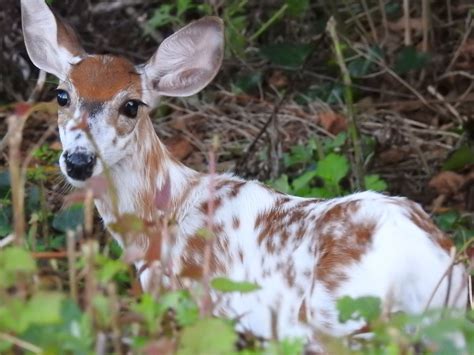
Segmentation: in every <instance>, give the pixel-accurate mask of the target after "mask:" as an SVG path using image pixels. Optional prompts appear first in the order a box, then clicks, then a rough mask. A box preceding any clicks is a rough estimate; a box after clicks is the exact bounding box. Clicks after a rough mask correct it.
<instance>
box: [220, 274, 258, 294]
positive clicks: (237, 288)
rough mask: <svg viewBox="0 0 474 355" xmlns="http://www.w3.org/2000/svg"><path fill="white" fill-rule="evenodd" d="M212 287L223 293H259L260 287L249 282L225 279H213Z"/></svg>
mask: <svg viewBox="0 0 474 355" xmlns="http://www.w3.org/2000/svg"><path fill="white" fill-rule="evenodd" d="M211 286H212V288H214V289H215V290H218V291H221V292H242V293H248V292H253V291H257V290H259V289H260V286H259V285H257V284H255V283H252V282H248V281H232V280H230V279H228V278H225V277H216V278H214V279H212V281H211Z"/></svg>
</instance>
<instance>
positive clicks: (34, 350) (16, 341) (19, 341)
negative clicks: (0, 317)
mask: <svg viewBox="0 0 474 355" xmlns="http://www.w3.org/2000/svg"><path fill="white" fill-rule="evenodd" d="M0 339H2V340H3V341H6V342H8V343H11V344H13V345H16V346H18V347H19V348H21V349H24V350H27V351H31V352H32V353H34V354H42V353H43V350H42V349H41V348H40V347H38V346H36V345H34V344H31V343H29V342H27V341H24V340H22V339H19V338H17V337H14V336H13V335H10V334H7V333H0Z"/></svg>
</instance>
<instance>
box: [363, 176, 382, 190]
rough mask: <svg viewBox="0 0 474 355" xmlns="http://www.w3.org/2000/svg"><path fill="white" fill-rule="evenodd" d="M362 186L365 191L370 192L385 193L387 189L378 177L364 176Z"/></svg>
mask: <svg viewBox="0 0 474 355" xmlns="http://www.w3.org/2000/svg"><path fill="white" fill-rule="evenodd" d="M364 184H365V188H366V189H367V190H372V191H385V190H387V187H388V186H387V183H386V182H385V181H384V180H382V179H381V178H380V177H379V176H378V175H366V176H364Z"/></svg>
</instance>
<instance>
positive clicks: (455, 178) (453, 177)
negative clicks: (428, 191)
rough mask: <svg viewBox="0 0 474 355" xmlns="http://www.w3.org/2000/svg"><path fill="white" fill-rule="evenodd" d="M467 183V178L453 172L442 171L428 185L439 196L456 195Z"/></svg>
mask: <svg viewBox="0 0 474 355" xmlns="http://www.w3.org/2000/svg"><path fill="white" fill-rule="evenodd" d="M465 182H466V177H465V176H463V175H460V174H457V173H455V172H453V171H442V172H441V173H439V174H438V175H436V176H435V177H433V178H432V179H431V180H430V182H429V183H428V186H429V187H432V188H434V189H435V190H436V191H437V192H438V193H439V194H442V195H448V196H449V195H454V194H455V193H456V192H458V191H459V190H460V189H461V187H462V186H463V185H464V183H465Z"/></svg>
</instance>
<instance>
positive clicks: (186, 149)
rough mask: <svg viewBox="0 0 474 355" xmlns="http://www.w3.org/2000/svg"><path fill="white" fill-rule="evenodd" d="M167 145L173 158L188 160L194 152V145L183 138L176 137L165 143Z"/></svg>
mask: <svg viewBox="0 0 474 355" xmlns="http://www.w3.org/2000/svg"><path fill="white" fill-rule="evenodd" d="M165 145H166V147H167V148H168V150H169V152H170V153H171V155H172V156H173V157H175V158H176V159H178V160H183V159H186V158H187V157H188V156H189V155H190V154H191V153H192V152H193V150H194V148H193V146H192V144H191V143H190V142H189V141H188V140H187V139H186V138H184V137H183V136H176V137H173V138H170V139H168V140H166V141H165Z"/></svg>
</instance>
